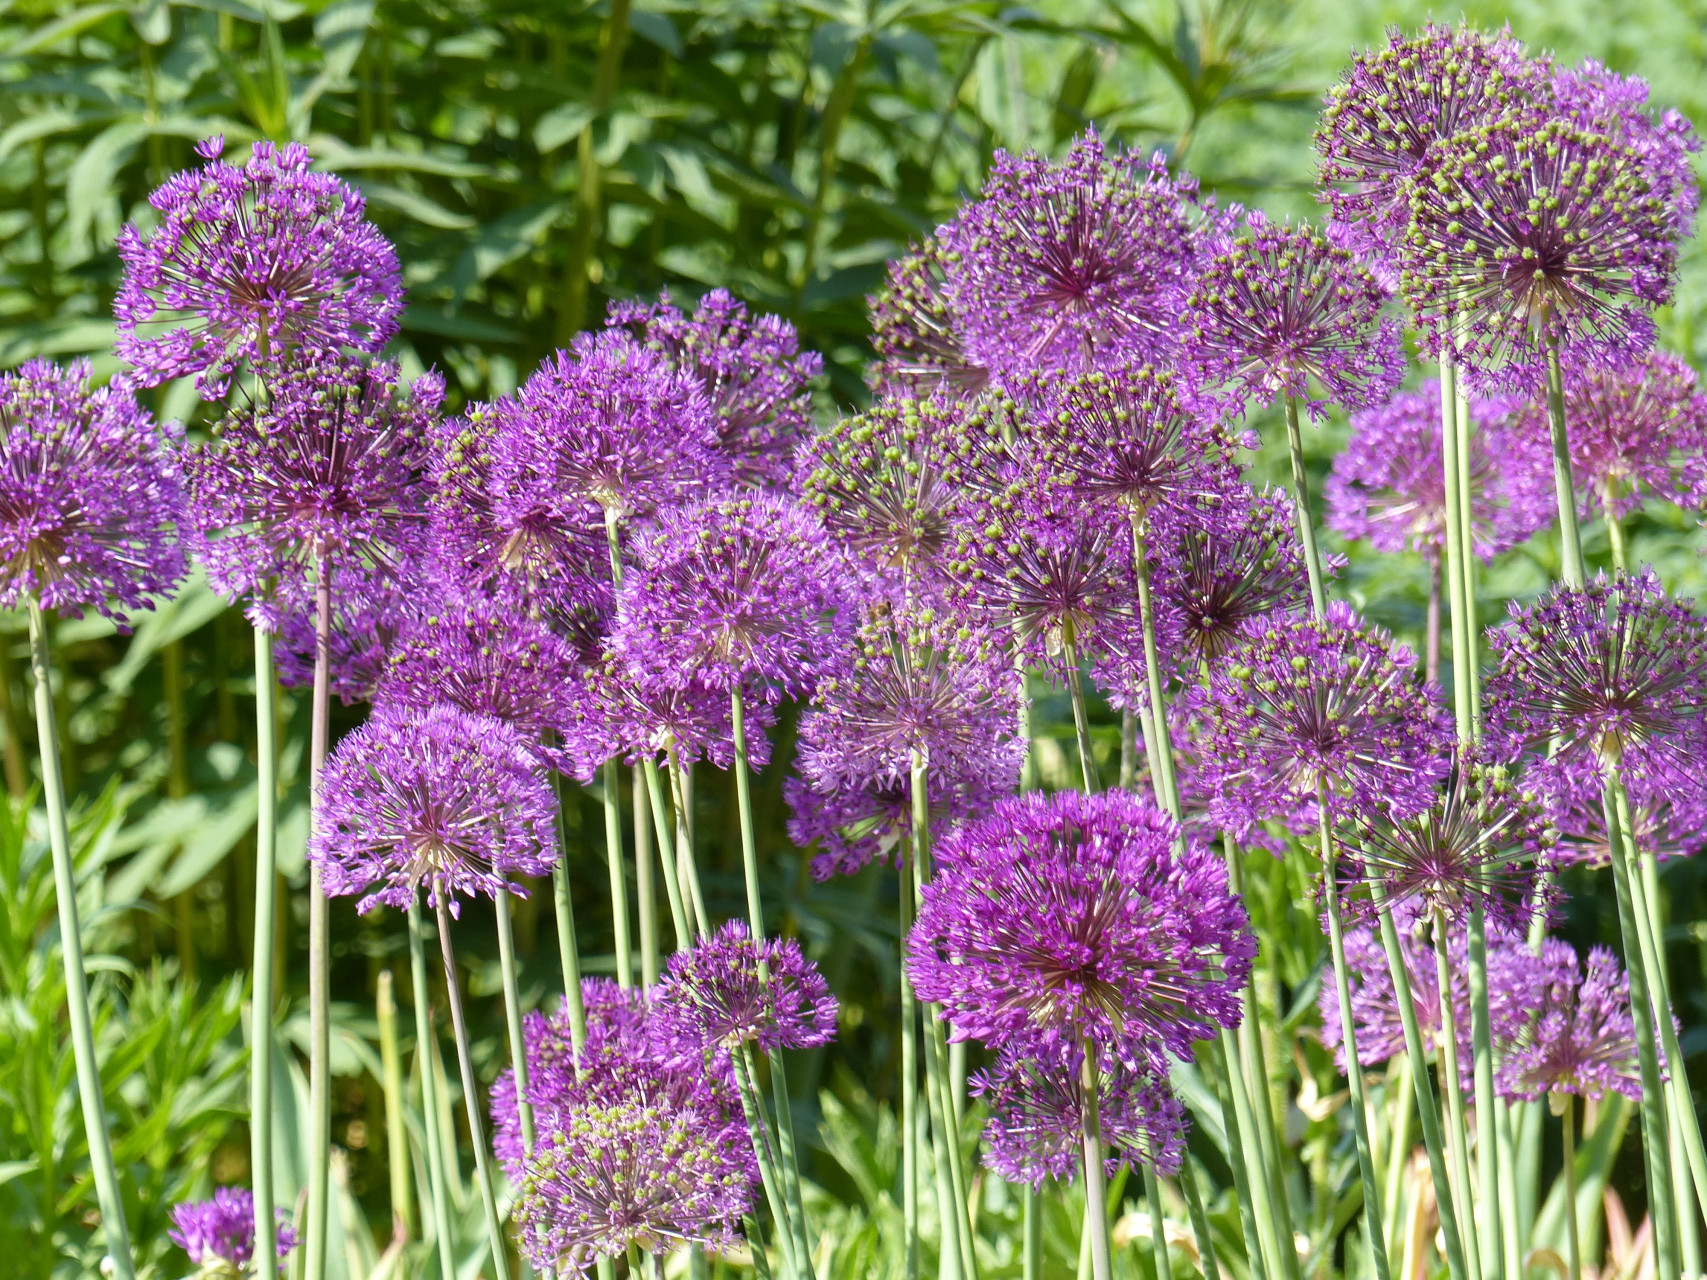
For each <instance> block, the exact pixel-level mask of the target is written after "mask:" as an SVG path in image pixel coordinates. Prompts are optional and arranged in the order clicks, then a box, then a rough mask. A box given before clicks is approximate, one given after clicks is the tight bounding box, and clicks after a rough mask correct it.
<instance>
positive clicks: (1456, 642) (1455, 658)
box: [1440, 360, 1475, 742]
mask: <svg viewBox="0 0 1707 1280" xmlns="http://www.w3.org/2000/svg"><path fill="white" fill-rule="evenodd" d="M1456 378H1457V371H1456V369H1455V368H1454V367H1453V365H1452V362H1451V361H1449V360H1443V361H1442V362H1441V365H1440V456H1441V470H1442V484H1443V486H1444V492H1445V495H1446V499H1445V502H1446V513H1445V526H1446V527H1445V540H1446V596H1447V604H1448V607H1449V608H1450V610H1451V614H1452V618H1451V625H1452V711H1453V719H1454V720H1455V721H1456V723H1457V726H1458V738H1459V741H1461V742H1468V741H1469V740H1470V738H1471V734H1472V728H1471V726H1472V723H1473V721H1474V719H1475V713H1474V711H1473V709H1472V707H1471V702H1470V676H1471V674H1472V672H1473V670H1474V666H1475V658H1474V656H1473V653H1472V650H1473V649H1474V647H1475V646H1474V638H1473V637H1472V635H1471V629H1472V628H1471V622H1470V609H1469V606H1468V604H1467V602H1466V601H1465V597H1464V584H1465V582H1466V581H1467V579H1466V578H1465V575H1464V557H1465V554H1466V548H1465V546H1464V521H1463V516H1462V513H1461V511H1460V507H1461V506H1462V504H1463V500H1464V496H1463V495H1462V494H1461V493H1460V492H1459V489H1458V476H1459V467H1458V461H1459V459H1458V440H1459V437H1458V392H1457V385H1456Z"/></svg>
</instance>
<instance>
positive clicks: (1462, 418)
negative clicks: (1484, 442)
mask: <svg viewBox="0 0 1707 1280" xmlns="http://www.w3.org/2000/svg"><path fill="white" fill-rule="evenodd" d="M1457 390H1458V406H1457V409H1458V411H1457V413H1456V414H1455V415H1454V416H1455V418H1456V425H1457V430H1456V433H1455V434H1456V435H1457V437H1458V474H1457V481H1458V483H1457V489H1458V543H1459V546H1460V547H1462V548H1463V552H1464V554H1463V557H1462V559H1461V560H1460V563H1461V565H1462V566H1463V570H1462V572H1463V576H1464V632H1465V634H1464V640H1465V643H1464V668H1465V671H1466V672H1467V673H1468V680H1469V685H1470V727H1471V732H1472V734H1473V735H1474V736H1475V737H1476V738H1478V739H1480V738H1481V736H1482V681H1481V679H1480V676H1479V673H1480V671H1481V653H1480V639H1481V625H1480V619H1479V618H1478V617H1477V611H1476V534H1475V528H1474V525H1473V517H1474V516H1475V508H1474V506H1473V504H1472V502H1471V498H1470V495H1471V492H1472V489H1471V485H1470V431H1471V428H1472V426H1473V425H1474V424H1473V423H1472V422H1471V421H1470V400H1469V397H1467V396H1466V395H1465V394H1464V388H1463V387H1459V388H1458V389H1457Z"/></svg>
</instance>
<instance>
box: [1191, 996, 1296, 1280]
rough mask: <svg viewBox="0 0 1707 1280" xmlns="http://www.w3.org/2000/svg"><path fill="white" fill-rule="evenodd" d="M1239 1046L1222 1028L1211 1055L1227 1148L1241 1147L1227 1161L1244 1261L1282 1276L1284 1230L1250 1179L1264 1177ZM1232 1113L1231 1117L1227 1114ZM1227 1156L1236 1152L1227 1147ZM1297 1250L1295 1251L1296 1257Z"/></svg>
mask: <svg viewBox="0 0 1707 1280" xmlns="http://www.w3.org/2000/svg"><path fill="white" fill-rule="evenodd" d="M1237 1054H1238V1046H1237V1045H1236V1044H1235V1042H1234V1040H1233V1033H1232V1032H1231V1031H1228V1030H1226V1029H1225V1028H1222V1030H1221V1034H1220V1036H1219V1037H1218V1038H1217V1039H1216V1040H1215V1041H1214V1042H1212V1043H1211V1045H1210V1048H1209V1058H1210V1061H1211V1063H1212V1064H1213V1065H1214V1070H1215V1089H1216V1092H1217V1093H1218V1094H1219V1095H1220V1101H1221V1123H1222V1125H1223V1126H1224V1127H1225V1128H1226V1130H1227V1144H1228V1146H1229V1148H1233V1147H1236V1148H1237V1149H1238V1157H1239V1158H1238V1159H1229V1160H1228V1161H1227V1163H1228V1165H1229V1166H1231V1168H1232V1170H1233V1193H1234V1195H1236V1196H1237V1197H1238V1201H1239V1227H1240V1230H1241V1231H1242V1232H1243V1233H1244V1237H1245V1261H1246V1264H1247V1265H1248V1266H1249V1268H1250V1272H1251V1275H1252V1277H1254V1278H1255V1280H1264V1278H1265V1277H1279V1276H1280V1275H1282V1274H1284V1273H1283V1271H1282V1268H1283V1267H1284V1266H1285V1264H1284V1262H1282V1261H1281V1260H1280V1259H1279V1258H1278V1257H1277V1256H1276V1255H1277V1254H1279V1252H1280V1248H1281V1246H1280V1243H1279V1242H1280V1235H1279V1232H1278V1231H1277V1230H1276V1229H1275V1223H1274V1218H1273V1215H1272V1213H1271V1212H1270V1206H1269V1201H1268V1197H1266V1196H1259V1195H1256V1194H1255V1193H1254V1192H1253V1191H1252V1184H1253V1183H1256V1182H1258V1181H1260V1180H1262V1179H1263V1178H1264V1177H1265V1170H1264V1169H1263V1167H1262V1166H1263V1161H1262V1159H1261V1157H1260V1155H1259V1154H1258V1152H1257V1150H1256V1146H1255V1144H1254V1143H1250V1142H1246V1141H1245V1138H1244V1135H1245V1134H1246V1133H1248V1132H1250V1131H1251V1129H1252V1127H1253V1126H1254V1125H1255V1121H1254V1120H1252V1119H1251V1115H1250V1112H1251V1101H1250V1095H1249V1094H1248V1093H1247V1092H1246V1089H1245V1082H1244V1080H1243V1078H1242V1077H1241V1078H1235V1073H1234V1072H1233V1070H1232V1068H1231V1066H1230V1065H1229V1064H1231V1063H1234V1062H1236V1061H1237V1060H1238V1059H1237ZM1229 1118H1230V1119H1229ZM1228 1154H1229V1156H1231V1155H1232V1151H1231V1150H1229V1152H1228ZM1296 1256H1297V1251H1296V1250H1294V1257H1296Z"/></svg>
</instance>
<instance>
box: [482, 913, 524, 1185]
mask: <svg viewBox="0 0 1707 1280" xmlns="http://www.w3.org/2000/svg"><path fill="white" fill-rule="evenodd" d="M492 907H493V911H494V914H495V915H496V917H497V920H498V968H499V972H500V973H501V975H502V978H503V983H504V1025H505V1028H506V1030H508V1032H509V1034H510V1066H511V1069H512V1070H513V1072H514V1075H515V1079H514V1082H513V1083H514V1085H515V1090H516V1115H517V1117H518V1118H519V1119H520V1121H521V1126H522V1150H523V1152H525V1153H526V1154H527V1155H530V1156H531V1155H532V1154H533V1142H534V1128H533V1104H532V1103H530V1102H529V1101H528V1054H527V1041H526V1040H525V1039H524V1038H523V1036H522V997H521V989H520V984H519V983H518V982H517V981H516V932H515V927H514V925H513V923H512V921H511V918H510V894H509V891H508V890H500V891H499V892H498V893H497V895H496V896H494V897H493V899H492Z"/></svg>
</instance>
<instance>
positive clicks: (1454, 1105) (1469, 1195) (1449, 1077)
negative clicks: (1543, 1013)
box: [1433, 907, 1492, 1280]
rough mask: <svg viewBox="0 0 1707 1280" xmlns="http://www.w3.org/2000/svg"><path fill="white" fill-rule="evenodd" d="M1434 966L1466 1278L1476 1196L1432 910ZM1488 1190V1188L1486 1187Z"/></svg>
mask: <svg viewBox="0 0 1707 1280" xmlns="http://www.w3.org/2000/svg"><path fill="white" fill-rule="evenodd" d="M1433 915H1434V967H1435V974H1436V985H1437V988H1438V990H1439V991H1440V1037H1439V1040H1438V1043H1437V1044H1436V1048H1437V1049H1438V1050H1439V1052H1440V1072H1439V1075H1440V1091H1441V1092H1442V1093H1443V1094H1445V1095H1446V1149H1447V1153H1448V1154H1449V1155H1450V1156H1451V1157H1452V1180H1451V1182H1450V1183H1449V1184H1448V1188H1449V1190H1450V1192H1451V1195H1452V1198H1453V1203H1454V1208H1456V1209H1457V1211H1458V1222H1459V1230H1460V1231H1461V1232H1462V1233H1463V1239H1464V1261H1465V1264H1466V1266H1467V1267H1468V1268H1469V1272H1470V1280H1480V1277H1481V1275H1482V1255H1481V1242H1480V1240H1479V1239H1478V1233H1477V1231H1476V1196H1475V1191H1474V1188H1473V1187H1472V1185H1471V1182H1470V1153H1469V1148H1468V1138H1467V1134H1466V1131H1465V1125H1464V1088H1463V1084H1462V1083H1461V1078H1460V1075H1459V1067H1458V1019H1457V1011H1456V1009H1455V1008H1454V1003H1453V999H1452V957H1451V954H1450V949H1449V939H1448V937H1447V922H1446V912H1445V911H1444V910H1442V909H1440V908H1438V907H1437V908H1436V909H1435V911H1434V913H1433ZM1490 1190H1492V1188H1490Z"/></svg>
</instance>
